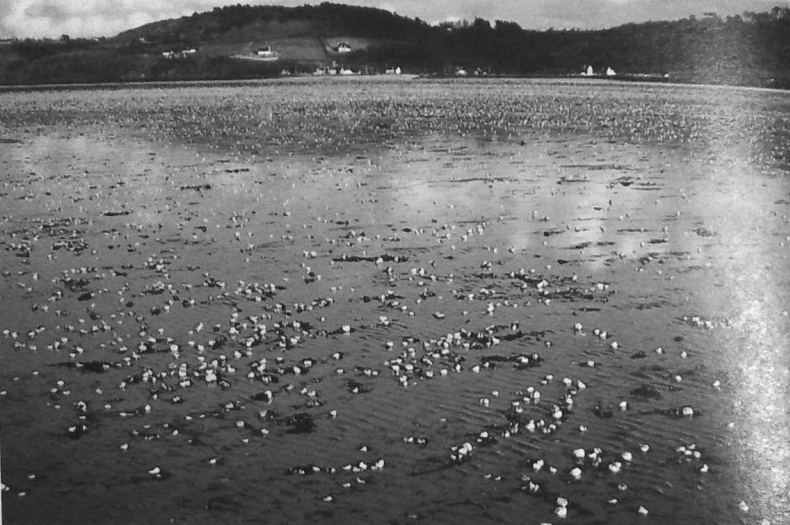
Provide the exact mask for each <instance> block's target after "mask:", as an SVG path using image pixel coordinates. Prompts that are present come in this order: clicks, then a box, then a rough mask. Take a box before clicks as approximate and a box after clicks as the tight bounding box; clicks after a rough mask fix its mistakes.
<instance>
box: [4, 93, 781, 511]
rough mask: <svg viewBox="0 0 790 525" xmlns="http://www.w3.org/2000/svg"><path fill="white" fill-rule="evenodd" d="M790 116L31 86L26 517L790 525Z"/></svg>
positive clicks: (21, 217) (696, 97) (477, 97)
mask: <svg viewBox="0 0 790 525" xmlns="http://www.w3.org/2000/svg"><path fill="white" fill-rule="evenodd" d="M789 134H790V96H788V95H787V94H786V93H781V92H772V91H758V90H743V89H740V90H739V89H730V88H710V87H688V86H687V87H680V86H672V85H640V84H620V83H614V82H584V81H522V80H490V81H474V80H464V81H458V80H450V81H427V80H405V79H395V80H393V79H388V80H386V81H385V80H377V79H375V78H365V79H326V80H323V81H317V80H313V79H296V80H293V81H286V80H278V81H272V82H244V83H232V84H230V83H229V84H219V83H205V84H200V85H198V84H190V85H178V84H173V85H168V86H158V87H155V86H149V87H145V86H142V87H141V86H134V87H132V86H129V87H126V88H121V89H86V90H66V91H40V92H35V91H34V92H4V93H0V166H2V171H1V172H0V178H1V179H2V181H1V182H2V185H0V210H2V211H1V212H0V216H2V223H0V272H2V273H1V274H0V298H2V301H0V438H1V439H2V441H0V445H1V448H0V453H1V454H2V459H1V462H0V463H1V465H2V471H1V472H0V474H1V476H2V483H3V487H2V510H3V519H4V523H8V524H16V523H52V524H56V523H155V524H156V523H190V524H192V523H244V522H250V523H283V524H285V523H301V522H307V521H312V522H316V523H344V524H345V523H392V524H395V523H399V524H406V523H426V524H437V523H440V524H441V523H448V524H450V523H453V524H479V523H498V524H509V523H514V524H515V523H519V524H523V523H536V524H537V523H555V524H557V523H575V524H592V523H601V524H632V523H637V522H638V523H675V524H678V525H680V524H689V525H690V524H698V523H717V524H761V525H762V524H779V523H785V522H788V521H790V496H788V491H787V488H788V487H787V480H788V479H790V448H788V447H790V421H789V420H788V411H787V407H788V403H790V393H789V391H788V385H790V368H788V355H790V347H789V343H788V341H790V316H788V310H790V299H788V298H789V297H790V277H788V275H790V274H788V271H787V270H788V259H787V254H788V246H787V245H788V243H790V218H788V216H790V210H789V208H790V180H789V179H788V173H790V171H789V169H790V164H789V163H788V159H790V140H788V135H789Z"/></svg>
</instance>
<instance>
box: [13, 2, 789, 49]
mask: <svg viewBox="0 0 790 525" xmlns="http://www.w3.org/2000/svg"><path fill="white" fill-rule="evenodd" d="M321 1H322V0H313V1H310V0H274V1H266V0H247V1H246V2H245V1H243V0H0V39H2V38H14V37H16V38H59V37H60V36H61V35H64V34H65V35H69V36H71V37H99V36H108V37H109V36H114V35H116V34H118V33H120V32H121V31H124V30H126V29H132V28H134V27H138V26H141V25H143V24H147V23H149V22H155V21H157V20H165V19H168V18H178V17H181V16H186V15H191V14H193V13H195V12H203V11H210V10H212V9H213V8H214V7H217V6H223V5H231V4H239V3H241V4H248V5H264V4H276V5H287V6H293V5H303V4H308V3H311V4H312V3H316V4H317V3H321ZM333 1H334V2H336V3H345V4H352V5H362V6H368V7H378V8H382V9H386V10H388V11H393V12H396V13H398V14H399V15H403V16H407V17H410V18H415V17H419V18H421V19H423V20H425V21H426V22H431V23H437V22H442V21H445V20H458V19H466V20H473V19H474V18H477V17H479V18H485V19H486V20H489V21H491V22H494V21H495V20H505V21H510V22H517V23H518V24H519V25H521V27H523V28H524V29H540V30H544V29H548V28H550V27H553V28H555V29H563V28H567V29H570V28H577V29H601V28H606V27H614V26H617V25H621V24H625V23H628V22H644V21H647V20H674V19H678V18H685V17H687V16H689V15H692V14H693V15H696V16H701V15H702V14H703V13H705V12H714V13H717V14H719V15H721V16H723V17H724V16H727V15H730V14H736V13H742V12H743V11H756V12H760V11H769V10H770V9H771V8H772V7H774V6H780V7H790V0H333Z"/></svg>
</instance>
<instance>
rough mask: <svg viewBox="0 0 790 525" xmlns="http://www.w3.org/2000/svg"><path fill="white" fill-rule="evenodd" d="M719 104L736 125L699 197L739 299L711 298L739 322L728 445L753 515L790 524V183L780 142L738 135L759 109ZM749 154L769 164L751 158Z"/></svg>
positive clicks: (728, 344) (727, 357)
mask: <svg viewBox="0 0 790 525" xmlns="http://www.w3.org/2000/svg"><path fill="white" fill-rule="evenodd" d="M719 108H720V111H721V112H724V113H725V114H726V115H725V117H726V120H727V121H729V122H731V123H732V126H731V128H729V129H728V130H726V131H723V132H720V133H719V135H717V139H716V140H714V141H712V142H711V145H710V148H709V151H708V152H707V155H708V157H709V158H710V159H716V160H717V161H716V162H715V163H714V164H713V165H712V166H711V168H710V170H709V172H708V174H707V175H708V177H707V181H706V182H705V183H704V184H701V185H700V187H699V188H698V191H697V195H696V198H695V199H694V201H695V204H696V205H698V206H699V208H698V209H699V213H700V215H702V216H703V218H706V219H707V220H709V221H711V220H712V221H715V228H716V232H717V234H718V236H719V238H718V242H717V243H716V245H715V247H714V248H713V250H712V255H713V257H714V258H715V260H716V263H717V265H721V266H722V267H723V268H722V270H723V271H722V279H721V280H720V281H721V284H722V285H723V287H724V289H725V290H724V294H725V296H727V297H729V298H730V300H729V301H727V304H726V305H721V304H720V305H716V304H714V301H716V300H717V298H718V297H720V296H719V295H718V294H716V295H714V294H711V296H710V297H709V298H708V302H709V307H710V308H711V309H712V311H724V312H726V314H727V316H728V318H729V320H730V323H731V327H732V329H731V330H728V331H727V332H726V335H725V337H723V338H722V339H721V342H722V343H723V345H724V351H723V352H721V353H718V352H716V353H714V354H712V356H711V357H715V356H716V355H721V357H722V358H723V360H724V361H725V363H726V365H725V366H727V367H728V368H729V371H730V374H731V378H732V387H733V389H732V391H731V395H732V400H731V401H732V404H733V406H734V408H735V410H734V416H735V421H734V427H733V431H734V437H735V439H733V440H732V442H731V445H732V446H731V449H730V451H729V452H730V454H731V457H732V459H734V461H735V463H736V465H737V467H738V470H739V472H740V476H739V479H738V482H739V483H740V486H739V487H736V490H738V491H739V495H740V496H741V497H742V499H743V501H744V502H745V504H746V506H748V507H749V510H748V513H749V515H752V516H756V517H758V518H759V519H765V520H766V521H765V522H763V523H788V522H790V495H789V494H788V491H789V490H790V415H789V414H788V410H789V407H790V390H789V389H790V368H789V367H788V365H789V364H790V344H789V343H788V341H789V336H790V322H788V317H787V314H786V310H787V300H786V298H787V292H788V291H789V290H790V281H788V278H787V269H788V262H787V247H786V246H784V244H783V233H782V232H783V231H786V227H787V225H786V222H785V221H783V220H782V218H781V217H780V216H779V214H778V213H777V205H776V200H777V198H778V197H780V196H781V195H786V194H787V192H788V189H789V187H788V183H787V181H786V180H785V179H782V178H775V177H772V178H769V177H766V176H765V174H766V170H768V169H769V166H768V164H769V162H770V160H771V157H772V150H773V149H774V144H773V142H774V141H773V140H767V141H765V142H762V141H744V140H736V137H737V136H738V135H739V133H741V132H742V130H743V129H746V128H745V126H746V123H745V122H744V119H747V118H749V116H750V115H751V118H753V116H754V112H757V113H758V114H759V113H760V108H759V107H751V108H750V109H751V112H752V113H744V112H739V111H737V108H736V106H733V105H732V104H726V103H724V102H723V101H721V102H720V103H719ZM720 131H721V130H720ZM777 133H779V132H778V131H777ZM775 135H776V134H774V138H775ZM744 159H760V160H761V161H762V162H761V163H760V164H755V165H749V164H747V163H745V162H743V160H744ZM783 222H785V224H783ZM746 506H744V507H742V508H741V510H742V511H744V510H745V509H746Z"/></svg>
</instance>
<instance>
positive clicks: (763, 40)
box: [0, 3, 790, 88]
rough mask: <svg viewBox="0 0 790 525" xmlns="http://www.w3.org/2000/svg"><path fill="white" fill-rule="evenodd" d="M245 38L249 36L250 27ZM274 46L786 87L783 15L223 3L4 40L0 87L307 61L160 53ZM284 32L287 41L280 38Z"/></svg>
mask: <svg viewBox="0 0 790 525" xmlns="http://www.w3.org/2000/svg"><path fill="white" fill-rule="evenodd" d="M250 28H252V29H250ZM253 29H254V30H258V29H261V30H271V31H279V32H280V33H279V34H280V35H281V36H282V35H284V36H291V37H296V36H300V35H301V36H305V37H307V36H324V37H331V36H356V37H360V38H368V39H370V42H371V45H370V46H368V48H367V49H365V50H358V51H355V52H353V53H351V54H350V55H349V56H347V57H344V60H345V61H346V62H347V63H348V64H349V65H351V66H352V67H357V68H363V67H364V68H368V69H369V70H371V71H379V70H383V69H384V68H386V67H391V66H394V65H398V66H400V67H401V68H402V69H403V70H404V71H410V72H415V73H421V74H434V75H447V74H454V73H455V72H456V71H458V70H459V69H461V68H463V69H464V70H466V71H468V72H470V73H471V72H479V73H481V74H489V75H568V74H575V73H579V72H581V71H582V70H583V68H585V67H586V66H592V67H593V68H594V69H595V70H596V71H604V70H605V69H606V68H609V67H611V68H613V69H614V70H616V71H617V73H619V74H624V75H638V74H652V75H657V76H660V75H664V74H668V75H670V78H672V79H673V80H676V81H684V82H705V83H721V84H735V85H755V86H771V87H781V88H790V9H789V8H779V7H776V8H774V9H773V10H771V11H768V12H764V13H754V12H745V13H743V14H741V15H733V16H728V17H726V18H722V17H720V16H718V15H717V14H715V13H707V14H706V15H705V16H702V17H694V16H690V17H688V18H684V19H681V20H674V21H656V22H646V23H639V24H635V23H634V24H626V25H622V26H619V27H615V28H610V29H605V30H547V31H535V30H528V29H523V28H522V27H521V26H520V25H519V24H517V23H515V22H509V21H503V20H496V21H494V22H493V23H491V22H489V21H487V20H485V19H482V18H477V19H475V20H472V21H462V22H455V23H449V22H448V23H443V24H439V25H430V24H427V23H426V22H424V21H422V20H420V19H419V18H417V19H410V18H407V17H403V16H399V15H397V14H394V13H391V12H388V11H384V10H380V9H375V8H369V7H353V6H346V5H342V4H331V3H323V4H320V5H313V6H311V5H304V6H300V7H283V6H245V5H235V6H226V7H222V8H215V9H214V10H213V11H209V12H205V13H195V14H193V15H192V16H187V17H182V18H180V19H174V20H167V21H162V22H155V23H152V24H147V25H145V26H141V27H139V28H135V29H132V30H129V31H126V32H124V33H121V34H120V35H118V36H116V37H113V38H101V39H90V40H89V39H72V38H68V36H67V35H64V36H63V37H61V39H59V40H57V41H46V40H31V39H26V40H16V41H12V42H10V43H8V42H7V43H5V45H2V46H0V83H2V84H6V85H8V84H51V83H95V82H124V81H140V80H142V81H146V80H155V81H161V80H187V79H188V80H196V79H236V78H263V77H269V76H274V75H277V74H279V72H280V71H281V70H282V69H288V70H291V71H297V72H298V71H305V72H306V71H309V70H310V69H311V68H314V67H315V64H312V63H298V62H288V61H285V62H282V61H281V62H279V63H276V64H256V63H246V62H244V61H237V60H232V59H230V58H229V57H227V56H207V55H204V54H201V53H197V54H196V55H194V56H191V57H188V58H184V59H180V60H167V59H165V58H163V57H162V54H161V51H163V50H167V49H178V48H190V47H195V48H198V49H200V47H201V46H202V45H207V44H208V43H218V42H220V43H223V42H225V43H232V42H234V39H235V38H237V37H238V35H241V34H244V31H248V32H249V31H252V30H253ZM289 31H290V33H289Z"/></svg>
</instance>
